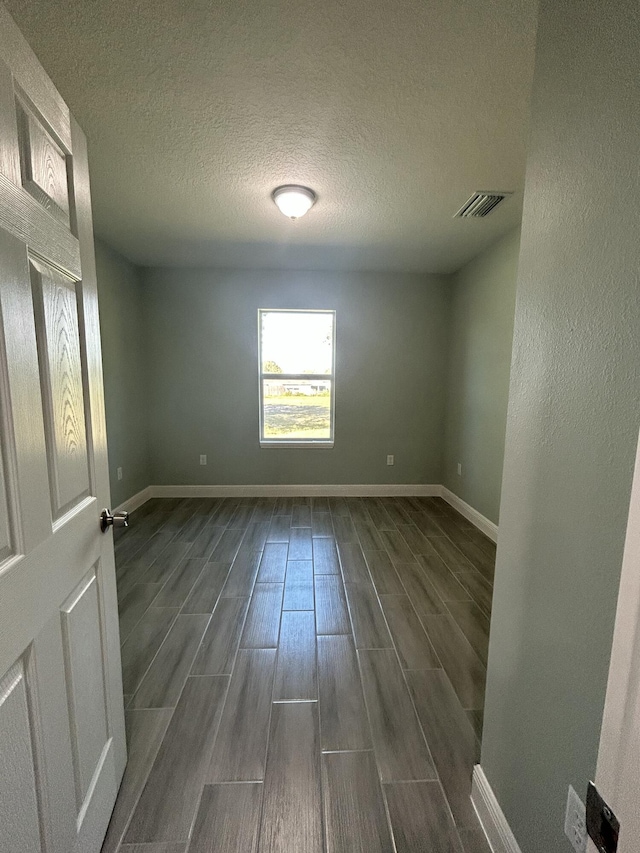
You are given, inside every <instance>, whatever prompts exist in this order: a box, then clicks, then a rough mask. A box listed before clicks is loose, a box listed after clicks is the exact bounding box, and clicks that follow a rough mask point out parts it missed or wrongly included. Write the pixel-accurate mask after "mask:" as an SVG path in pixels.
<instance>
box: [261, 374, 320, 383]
mask: <svg viewBox="0 0 640 853" xmlns="http://www.w3.org/2000/svg"><path fill="white" fill-rule="evenodd" d="M261 376H262V378H263V379H283V380H285V381H287V382H289V381H290V380H292V379H293V380H294V381H296V382H298V381H300V380H303V379H314V380H317V379H326V380H328V379H333V373H262V374H261Z"/></svg>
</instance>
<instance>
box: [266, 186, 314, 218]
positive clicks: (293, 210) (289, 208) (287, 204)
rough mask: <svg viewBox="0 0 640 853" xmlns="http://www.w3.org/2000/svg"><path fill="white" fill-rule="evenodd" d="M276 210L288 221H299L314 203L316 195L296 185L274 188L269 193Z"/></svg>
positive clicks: (307, 188)
mask: <svg viewBox="0 0 640 853" xmlns="http://www.w3.org/2000/svg"><path fill="white" fill-rule="evenodd" d="M271 198H272V199H273V200H274V201H275V203H276V204H277V206H278V209H279V210H280V212H281V213H284V215H285V216H288V217H289V219H299V218H300V217H301V216H304V215H305V213H307V212H308V211H309V210H311V208H312V207H313V205H314V204H315V203H316V194H315V193H314V191H313V190H310V189H309V187H299V186H297V185H296V184H286V185H285V186H283V187H276V189H275V190H274V191H273V192H272V193H271Z"/></svg>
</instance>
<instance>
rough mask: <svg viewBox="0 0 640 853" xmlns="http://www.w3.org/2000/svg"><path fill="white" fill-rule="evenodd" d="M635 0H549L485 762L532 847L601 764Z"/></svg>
mask: <svg viewBox="0 0 640 853" xmlns="http://www.w3.org/2000/svg"><path fill="white" fill-rule="evenodd" d="M639 55H640V19H639V10H638V4H637V2H636V0H620V2H618V3H602V2H601V0H581V2H577V0H542V3H541V6H540V19H539V29H538V47H537V58H536V71H535V77H534V87H533V103H532V117H531V142H530V153H529V161H528V167H527V177H526V190H525V207H524V217H523V224H522V240H521V253H520V262H519V273H518V289H517V297H516V317H515V327H514V348H513V364H512V370H511V389H510V397H509V412H508V420H507V438H506V452H505V462H504V476H503V489H502V502H501V507H500V538H499V543H498V559H497V568H496V584H495V593H494V609H493V620H492V626H491V643H490V651H489V670H488V688H487V700H486V709H485V728H484V740H483V747H482V765H483V767H484V770H485V772H486V774H487V777H488V779H489V782H490V784H491V785H492V787H493V790H494V792H495V793H496V795H497V797H498V800H499V801H500V804H501V806H502V808H503V810H504V812H505V814H506V817H507V819H508V820H509V822H510V825H511V827H512V829H513V831H514V832H515V835H516V837H517V839H518V842H519V844H520V846H521V848H522V851H523V853H549V851H561V850H570V847H569V844H568V841H567V840H566V839H565V838H564V837H563V817H564V809H565V803H566V798H567V786H568V785H569V784H573V786H574V787H575V788H576V790H577V791H578V792H579V793H580V794H581V795H582V796H583V797H584V794H585V790H586V785H587V781H588V779H589V777H592V776H593V774H594V771H595V763H596V756H597V750H598V740H599V731H600V725H601V719H602V709H603V705H604V697H605V690H606V679H607V671H608V665H609V657H610V651H611V638H612V632H613V624H614V618H615V605H616V597H617V592H618V585H619V576H620V568H621V560H622V552H623V545H624V535H625V526H626V521H627V512H628V504H629V495H630V488H631V478H632V469H633V461H634V455H635V448H636V442H637V439H638V425H639V420H640V406H639V398H640V373H639V371H640V334H639V330H640V298H639V294H640V288H639V284H640V282H639V278H638V276H639V270H640V248H639V243H638V234H640V208H639V207H638V190H639V186H638V184H639V177H638V175H639V173H638V151H639V146H638V128H639V127H640V98H639V97H638V56H639Z"/></svg>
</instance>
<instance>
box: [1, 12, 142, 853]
mask: <svg viewBox="0 0 640 853" xmlns="http://www.w3.org/2000/svg"><path fill="white" fill-rule="evenodd" d="M0 119H1V121H0V439H1V441H0V774H1V775H0V778H2V779H3V784H2V785H1V786H0V838H1V839H2V844H1V845H0V846H2V848H3V849H4V845H5V839H9V847H8V849H10V850H11V851H12V853H13V851H14V850H15V851H20V853H22V851H25V853H26V851H28V853H32V851H33V852H34V853H35V851H46V853H71V851H74V853H98V851H99V849H100V846H101V843H102V839H103V837H104V834H105V831H106V828H107V825H108V822H109V818H110V815H111V811H112V808H113V805H114V802H115V797H116V794H117V788H118V785H119V782H120V779H121V777H122V773H123V770H124V764H125V761H126V747H125V737H124V713H123V701H122V676H121V669H120V647H119V636H118V617H117V603H116V602H117V598H116V587H115V570H114V560H113V540H112V531H109V532H108V533H107V534H106V535H103V534H101V532H100V528H99V516H100V511H101V510H102V508H103V507H105V506H108V504H109V483H108V473H107V472H108V467H107V456H106V434H105V420H104V394H103V385H102V368H101V352H100V336H99V319H98V305H97V289H96V282H95V261H94V257H93V229H92V222H91V202H90V195H89V182H88V171H87V158H86V143H85V139H84V136H83V134H82V132H81V130H80V128H79V127H78V125H77V124H76V123H75V121H74V120H73V118H72V117H71V116H70V115H69V111H68V109H67V108H66V105H65V104H64V102H63V101H62V99H61V98H60V96H59V94H58V93H57V92H56V90H55V88H54V87H53V85H52V84H51V81H50V80H49V79H48V78H47V77H46V74H45V73H44V71H43V70H42V68H41V67H40V66H39V65H38V63H37V60H36V59H35V57H34V56H33V54H32V52H31V51H30V49H29V48H28V46H27V45H26V43H25V42H24V40H23V39H22V37H21V36H20V34H19V32H18V31H17V29H16V28H15V25H14V24H13V22H12V21H11V19H10V18H9V16H8V15H7V12H6V10H5V9H4V7H2V6H1V5H0ZM8 779H9V780H11V782H10V784H6V782H5V780H8Z"/></svg>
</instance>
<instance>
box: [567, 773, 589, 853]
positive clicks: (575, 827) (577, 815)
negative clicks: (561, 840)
mask: <svg viewBox="0 0 640 853" xmlns="http://www.w3.org/2000/svg"><path fill="white" fill-rule="evenodd" d="M564 834H565V835H566V836H567V838H568V839H569V841H570V842H571V846H572V847H573V849H574V850H575V851H576V853H585V851H586V849H587V818H586V812H585V807H584V803H583V802H582V800H581V799H580V797H579V796H578V795H577V794H576V792H575V790H574V789H573V786H572V785H569V793H568V795H567V811H566V814H565V818H564Z"/></svg>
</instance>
